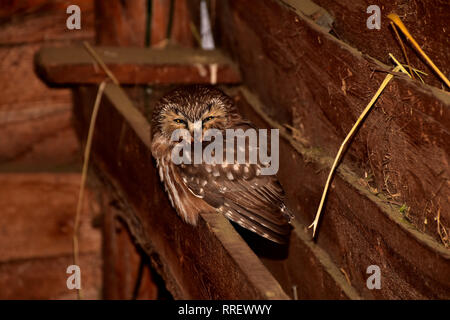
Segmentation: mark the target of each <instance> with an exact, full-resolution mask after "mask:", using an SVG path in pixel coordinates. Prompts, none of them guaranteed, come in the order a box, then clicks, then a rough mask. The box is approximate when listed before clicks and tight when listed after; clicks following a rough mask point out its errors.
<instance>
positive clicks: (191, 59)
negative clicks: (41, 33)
mask: <svg viewBox="0 0 450 320" xmlns="http://www.w3.org/2000/svg"><path fill="white" fill-rule="evenodd" d="M95 50H96V52H97V53H98V54H99V56H100V57H101V58H102V59H103V61H104V62H105V63H106V65H107V66H108V67H109V68H110V69H111V71H112V72H113V73H114V75H115V76H116V77H117V79H118V80H119V82H120V83H121V84H190V83H201V84H208V83H211V82H212V81H213V74H214V68H215V67H214V65H216V66H217V72H216V83H221V84H235V83H239V82H240V81H241V77H240V74H239V71H238V68H237V67H236V66H235V65H234V64H233V62H232V61H231V60H230V59H229V58H228V57H226V56H225V55H224V54H223V53H222V52H220V51H219V50H210V51H206V50H200V49H190V48H167V49H150V48H124V47H95ZM35 61H36V66H37V71H38V73H39V74H40V75H41V77H42V78H43V79H44V80H45V81H47V82H50V83H53V84H92V83H100V82H101V81H103V80H104V79H105V77H106V75H105V73H104V72H103V70H101V68H100V67H99V66H98V65H97V63H95V61H94V59H93V58H92V57H91V56H90V55H89V53H88V52H87V51H86V49H85V48H84V47H81V46H77V47H63V48H52V47H47V48H42V49H41V50H40V51H39V52H38V53H37V54H36V60H35Z"/></svg>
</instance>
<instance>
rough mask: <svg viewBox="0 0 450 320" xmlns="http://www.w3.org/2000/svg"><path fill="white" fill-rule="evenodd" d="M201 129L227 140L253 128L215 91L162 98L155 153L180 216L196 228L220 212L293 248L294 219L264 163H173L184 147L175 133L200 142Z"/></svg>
mask: <svg viewBox="0 0 450 320" xmlns="http://www.w3.org/2000/svg"><path fill="white" fill-rule="evenodd" d="M196 124H197V125H196ZM198 124H200V125H201V129H200V130H202V132H205V131H206V130H208V129H216V130H220V132H224V135H223V136H224V139H225V140H226V134H225V131H226V129H243V130H246V129H248V128H253V126H252V124H251V123H250V122H248V121H246V120H244V119H243V118H242V117H241V116H240V115H239V113H238V112H237V108H236V106H235V104H234V101H233V100H232V99H231V98H230V97H229V96H227V95H226V94H225V93H223V92H222V91H221V90H219V89H217V88H215V87H210V86H200V85H194V86H186V87H181V88H178V89H176V90H174V91H172V92H170V93H168V94H167V95H165V96H164V97H162V98H161V100H160V101H159V102H158V103H157V104H156V105H155V108H154V111H153V117H152V130H151V135H152V145H151V152H152V155H153V157H154V158H155V159H156V165H157V168H158V171H159V176H160V179H161V181H162V183H163V184H164V187H165V190H166V192H167V194H168V196H169V199H170V201H171V204H172V206H173V207H174V208H175V210H176V212H177V213H178V215H179V216H180V217H181V218H182V219H183V220H184V221H185V222H186V223H189V224H191V225H194V226H195V225H196V223H197V220H198V215H199V213H200V212H217V213H218V214H223V215H224V216H225V217H226V218H228V219H229V220H231V221H233V222H235V223H237V224H238V225H240V226H242V227H243V228H245V229H248V230H250V231H252V232H254V233H256V234H258V235H260V236H262V237H264V238H267V239H269V240H271V241H274V242H276V243H280V244H285V243H287V241H288V238H289V234H290V231H291V226H290V224H289V223H290V220H291V218H292V217H293V215H292V214H291V212H290V211H289V210H288V208H287V207H286V205H285V204H284V191H283V188H282V187H281V185H280V183H279V181H278V179H277V178H276V176H275V175H262V174H261V164H260V162H259V161H257V162H256V163H250V162H247V161H248V159H249V158H248V156H246V158H245V163H239V162H238V161H234V162H233V163H228V162H224V163H217V164H216V163H201V164H186V163H180V164H176V163H175V162H174V161H172V157H171V155H172V151H173V148H174V147H175V145H176V144H177V143H178V142H177V141H173V139H172V133H173V132H174V131H175V130H177V129H184V130H188V132H189V133H190V134H191V135H192V136H194V132H193V130H194V128H195V127H196V126H197V127H198V126H199V125H198ZM223 144H224V145H226V141H224V142H223ZM205 146H206V142H204V143H202V148H203V147H205ZM247 147H248V146H247V145H246V148H247ZM241 162H242V161H241Z"/></svg>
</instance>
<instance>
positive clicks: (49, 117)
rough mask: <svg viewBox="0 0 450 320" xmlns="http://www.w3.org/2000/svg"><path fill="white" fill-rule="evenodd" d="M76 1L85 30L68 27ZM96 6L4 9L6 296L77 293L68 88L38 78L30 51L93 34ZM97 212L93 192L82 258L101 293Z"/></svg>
mask: <svg viewBox="0 0 450 320" xmlns="http://www.w3.org/2000/svg"><path fill="white" fill-rule="evenodd" d="M3 2H4V1H3ZM70 4H76V5H79V6H80V7H81V10H82V24H81V26H82V28H81V30H75V31H69V30H67V28H66V19H67V17H68V15H67V14H66V8H67V6H68V5H70ZM93 13H94V12H93V2H92V1H90V0H74V1H62V0H28V1H16V0H13V1H6V4H5V3H2V5H1V8H0V137H1V138H0V172H1V173H0V207H1V209H0V226H1V227H0V243H1V245H0V288H1V290H0V299H49V298H51V299H73V298H76V292H74V291H73V290H72V291H70V290H68V289H67V287H66V280H67V277H68V275H67V274H66V268H67V266H69V265H71V264H72V263H73V260H72V231H73V219H74V214H75V209H76V203H77V196H78V191H79V184H80V174H79V172H80V168H81V166H80V162H81V161H80V159H81V157H80V145H79V142H78V139H77V137H76V134H75V130H74V128H73V125H72V95H71V91H70V89H63V88H51V87H49V86H48V85H46V84H44V83H43V82H42V81H41V80H40V79H39V78H38V76H37V75H36V74H35V71H34V54H35V53H36V52H37V50H39V49H40V48H41V47H42V46H49V45H52V46H65V45H69V44H75V43H80V42H81V41H82V40H88V41H92V40H93V39H94V24H93V22H94V17H93ZM99 214H100V207H99V204H98V202H97V200H96V197H95V195H94V194H93V193H92V192H91V191H90V190H88V192H87V199H86V203H85V206H84V210H83V215H82V220H81V221H82V224H81V236H80V266H81V271H82V285H83V288H84V295H85V297H86V298H91V299H98V298H99V297H100V296H101V290H100V289H101V274H102V272H101V265H102V261H101V257H100V250H101V239H100V232H99V230H98V228H97V229H96V228H94V227H93V225H92V224H93V218H95V217H96V219H97V220H98V219H99Z"/></svg>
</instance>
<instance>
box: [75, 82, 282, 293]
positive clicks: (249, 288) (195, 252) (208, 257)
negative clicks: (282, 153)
mask: <svg viewBox="0 0 450 320" xmlns="http://www.w3.org/2000/svg"><path fill="white" fill-rule="evenodd" d="M95 92H96V90H95V88H92V87H91V88H89V87H80V88H78V89H76V90H75V97H76V103H75V106H77V108H76V110H75V112H76V117H77V119H78V123H79V124H80V127H81V128H82V129H83V130H82V132H85V131H86V128H87V124H88V123H89V117H90V113H91V108H92V105H93V101H94V98H95ZM117 110H119V111H117ZM149 143H150V136H149V124H148V122H147V121H146V120H145V119H144V118H143V117H142V116H141V115H140V114H139V113H138V112H137V110H136V109H135V108H134V107H133V106H132V104H131V102H130V101H129V99H128V98H127V97H126V95H125V94H124V92H123V91H122V90H121V89H120V88H118V87H116V86H114V85H108V86H107V88H106V90H105V97H104V99H103V103H102V106H101V107H100V111H99V115H98V119H97V129H96V133H95V138H94V142H93V158H94V162H95V164H96V165H97V167H98V168H100V169H101V170H100V175H101V176H103V177H105V178H106V179H107V180H106V181H108V184H109V185H111V186H112V187H113V190H114V191H115V193H116V196H117V197H118V199H120V201H118V205H120V206H121V210H120V211H121V212H122V213H123V214H122V218H123V219H124V220H125V221H126V222H127V223H128V226H129V228H130V231H131V233H132V234H133V236H134V237H135V240H136V242H137V243H138V244H139V245H140V246H141V247H142V248H143V249H144V250H145V251H146V252H147V254H148V255H149V256H150V257H151V258H152V261H153V264H154V266H155V267H156V269H157V270H158V271H159V272H160V273H161V274H162V276H163V278H164V279H165V281H166V285H167V287H168V289H169V290H170V291H171V293H172V294H173V295H174V297H175V298H184V299H287V298H288V296H287V295H286V293H284V291H283V290H282V288H281V287H280V285H279V283H278V282H277V281H276V280H275V279H274V278H273V276H272V275H271V274H270V273H269V272H268V271H267V269H266V268H265V267H264V266H263V264H262V263H261V261H260V260H259V259H258V257H257V256H256V255H255V254H254V253H253V252H252V251H251V250H250V248H249V247H248V246H247V245H246V244H245V242H244V241H243V240H242V239H241V237H240V236H239V235H238V234H237V233H236V231H235V230H234V229H233V227H232V226H231V224H230V223H229V222H228V221H227V220H226V219H225V217H223V216H221V215H217V214H216V213H205V214H202V215H201V218H200V221H199V225H198V226H197V227H192V226H190V225H188V224H186V223H183V222H182V221H181V219H180V218H179V217H178V216H177V215H176V213H175V212H174V210H173V209H172V207H171V206H170V203H169V201H168V198H167V196H166V194H165V193H164V191H163V189H162V187H161V185H160V183H159V179H158V177H157V172H156V170H155V167H154V164H153V161H151V153H150V150H149Z"/></svg>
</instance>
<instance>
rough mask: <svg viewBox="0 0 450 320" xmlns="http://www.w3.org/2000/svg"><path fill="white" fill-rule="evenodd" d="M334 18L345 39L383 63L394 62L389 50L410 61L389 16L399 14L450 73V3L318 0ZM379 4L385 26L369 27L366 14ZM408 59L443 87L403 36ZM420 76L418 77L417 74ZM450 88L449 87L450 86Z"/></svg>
mask: <svg viewBox="0 0 450 320" xmlns="http://www.w3.org/2000/svg"><path fill="white" fill-rule="evenodd" d="M314 2H316V3H317V4H319V5H320V6H322V7H323V8H324V9H326V10H327V11H328V12H329V13H330V14H331V15H332V16H333V17H334V18H335V21H334V24H333V30H334V32H335V33H336V34H337V35H338V36H339V37H340V39H341V40H342V41H345V42H346V43H348V44H350V45H352V46H353V47H355V48H356V49H358V50H360V51H361V52H362V53H365V54H368V55H370V56H372V57H374V58H376V59H378V60H380V61H382V62H383V63H386V64H391V63H392V61H389V57H388V54H387V53H388V52H391V53H393V54H394V55H395V56H396V57H397V58H398V59H400V60H401V61H406V60H405V58H404V56H403V52H402V50H401V47H400V44H399V42H398V40H397V38H396V36H395V33H394V32H393V30H392V28H391V27H390V25H389V21H390V20H389V19H388V18H387V15H388V14H389V13H391V12H395V13H397V14H398V15H399V16H400V17H401V19H402V21H403V23H404V24H405V25H406V27H407V28H408V30H409V31H410V33H411V34H412V35H413V37H414V38H415V39H416V40H417V42H418V43H419V44H420V46H421V47H422V49H423V50H424V51H425V52H426V53H427V54H428V55H429V56H430V57H431V59H432V60H433V61H434V63H435V64H436V65H437V66H438V67H439V68H440V69H441V71H442V72H443V73H444V74H445V75H447V76H448V75H449V74H450V63H449V62H450V52H449V50H448V48H449V47H450V37H449V32H450V30H449V28H448V21H450V3H449V2H448V1H440V0H412V1H403V0H394V1H392V0H378V1H371V2H370V1H366V0H357V1H353V0H344V1H342V0H338V1H336V0H315V1H314ZM374 4H375V5H378V6H379V7H380V9H381V29H380V30H377V29H372V30H370V29H368V28H367V27H366V21H367V18H368V17H369V16H370V14H368V13H366V10H367V7H368V6H369V5H374ZM402 39H403V42H404V44H405V46H406V50H407V54H408V58H409V60H410V62H411V64H412V66H413V67H415V68H417V69H419V70H423V71H425V72H427V73H428V76H426V77H424V78H423V79H424V80H425V82H426V83H429V84H432V85H435V86H437V87H439V88H441V82H440V80H438V79H439V78H438V77H437V75H435V74H434V72H433V71H432V69H431V68H430V67H429V66H428V65H427V64H426V63H424V61H423V59H422V58H421V57H420V55H419V54H418V53H417V52H416V51H415V50H414V48H413V47H412V46H411V45H409V44H408V41H406V38H404V37H402ZM416 78H417V77H416ZM447 90H448V88H447Z"/></svg>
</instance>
